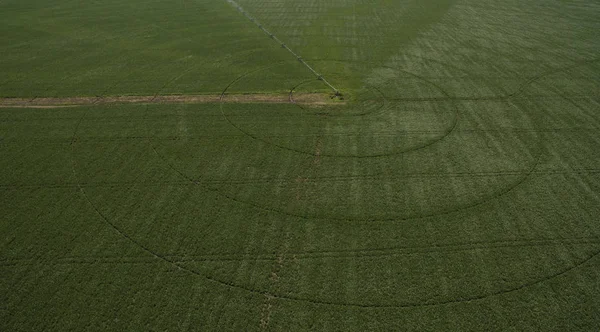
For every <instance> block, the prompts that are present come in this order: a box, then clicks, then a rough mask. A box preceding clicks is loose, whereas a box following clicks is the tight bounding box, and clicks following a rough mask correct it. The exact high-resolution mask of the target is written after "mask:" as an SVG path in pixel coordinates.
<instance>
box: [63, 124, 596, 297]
mask: <svg viewBox="0 0 600 332" xmlns="http://www.w3.org/2000/svg"><path fill="white" fill-rule="evenodd" d="M86 113H87V112H84V114H83V115H82V117H81V119H80V120H79V122H78V124H77V126H76V128H75V130H74V133H73V138H72V142H71V161H72V170H73V176H74V178H75V181H76V183H77V184H78V187H79V189H80V192H81V193H82V195H83V196H84V198H85V199H86V201H87V202H88V203H89V204H90V205H91V206H92V207H93V209H94V210H95V212H96V213H97V214H99V215H100V217H101V218H102V219H103V221H104V222H105V223H106V224H108V225H109V226H110V227H111V228H113V229H114V230H115V231H116V232H117V233H119V234H120V235H121V236H122V237H124V238H125V239H127V240H128V241H130V242H131V243H132V244H134V245H136V246H137V247H139V248H140V249H142V250H143V251H144V252H147V253H148V254H150V255H151V256H153V257H156V258H157V259H160V260H162V261H164V262H165V263H168V264H170V265H172V266H174V267H176V268H177V269H179V270H183V271H185V272H187V273H190V274H192V275H196V276H200V277H202V278H204V279H206V280H207V281H209V282H212V283H215V284H218V285H221V286H224V287H226V288H227V289H230V290H231V289H238V290H240V291H246V292H250V293H252V294H254V295H257V296H261V297H263V296H269V297H272V298H275V299H281V300H289V301H299V302H306V303H311V304H314V305H333V306H345V307H358V308H407V307H428V306H439V305H445V304H452V303H462V302H470V301H475V300H481V299H485V298H488V297H492V296H496V295H502V294H507V293H512V292H515V291H518V290H521V289H524V288H526V287H529V286H533V285H536V284H539V283H542V282H544V281H547V280H551V279H554V278H556V277H559V276H562V275H564V274H567V273H568V272H570V271H572V270H574V269H576V268H578V267H580V266H582V265H584V264H586V263H587V262H589V261H590V260H592V259H593V258H595V257H596V256H597V255H598V254H600V251H596V252H594V253H592V254H591V255H589V256H588V257H586V258H585V259H582V260H580V261H579V262H577V263H575V264H573V265H571V266H568V267H566V268H563V269H559V270H558V271H557V272H555V273H553V274H551V275H548V276H546V277H544V278H539V279H536V280H532V281H529V282H526V283H522V284H519V285H517V286H514V287H511V288H505V289H501V290H497V291H493V292H488V293H486V294H482V295H477V296H468V297H461V298H455V299H449V300H442V301H423V302H418V303H417V302H409V303H400V304H364V303H357V302H344V301H327V300H321V299H312V298H306V297H300V296H290V295H278V294H272V293H270V292H267V291H264V290H260V289H255V288H252V287H248V286H244V285H239V284H236V283H233V282H228V281H223V280H219V279H218V278H216V277H214V276H210V275H207V274H205V273H201V272H198V271H196V270H195V269H193V268H189V267H187V266H184V265H183V264H182V263H181V262H177V261H175V260H173V259H170V258H168V257H166V256H164V255H161V254H160V253H158V252H156V251H153V250H152V249H151V248H150V247H149V246H146V245H144V244H143V243H141V242H140V241H138V240H136V239H135V236H131V235H129V234H128V233H126V232H124V231H123V230H122V229H121V228H120V227H119V226H118V225H116V224H115V223H113V222H111V221H110V220H109V219H108V218H107V217H106V216H105V215H104V214H103V213H102V211H101V210H100V208H99V207H98V206H97V205H96V204H94V202H93V201H92V199H91V198H90V197H89V196H88V194H87V192H86V191H85V189H84V187H83V186H82V185H81V181H80V179H79V176H78V173H77V170H76V169H77V166H76V162H75V158H74V156H75V150H74V149H75V148H74V143H75V142H76V134H77V131H78V128H79V124H80V123H81V122H82V121H83V119H84V117H85V114H86ZM149 143H150V144H151V145H152V148H153V150H154V152H155V153H156V154H157V156H158V157H159V158H160V159H161V160H162V161H163V162H164V163H166V164H167V165H168V166H169V168H170V169H172V170H174V171H175V172H177V173H178V174H180V175H181V176H183V177H184V178H186V179H187V180H189V181H191V182H192V183H194V184H196V185H202V183H201V182H199V181H198V180H193V179H191V178H189V177H188V176H186V175H185V174H184V173H183V172H181V171H179V170H177V169H176V168H175V167H174V166H173V165H172V164H171V163H169V161H168V160H167V159H166V158H164V156H161V155H160V153H158V151H157V150H156V149H155V147H154V144H153V143H152V141H151V138H150V137H149ZM540 156H541V155H540ZM540 156H538V158H537V159H536V163H535V164H534V165H533V167H532V168H531V170H530V171H529V172H527V173H526V175H525V177H524V178H523V180H522V181H520V182H518V183H517V184H516V185H515V186H514V187H517V186H518V185H520V184H521V183H522V182H523V181H525V179H526V178H527V177H528V176H529V175H530V174H531V173H532V172H533V170H534V169H535V166H536V165H537V163H539V158H540ZM202 186H203V185H202ZM203 187H205V186H203ZM514 187H513V188H511V189H509V190H507V191H505V192H504V193H506V192H508V191H510V190H512V189H514ZM205 189H209V188H206V187H205ZM209 190H210V191H213V192H217V193H219V194H221V193H220V192H218V190H217V191H215V190H211V189H209ZM501 195H503V193H500V194H499V196H501ZM480 204H481V203H480Z"/></svg>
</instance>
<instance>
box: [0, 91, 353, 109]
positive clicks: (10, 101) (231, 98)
mask: <svg viewBox="0 0 600 332" xmlns="http://www.w3.org/2000/svg"><path fill="white" fill-rule="evenodd" d="M206 103H272V104H288V103H296V104H302V105H308V106H324V105H336V104H337V105H339V104H343V103H342V102H340V101H334V100H332V98H331V97H330V96H329V95H328V94H325V93H301V94H294V98H293V99H292V98H291V97H290V95H289V94H225V95H168V96H118V97H65V98H33V99H32V98H0V108H59V107H76V106H90V105H104V104H206Z"/></svg>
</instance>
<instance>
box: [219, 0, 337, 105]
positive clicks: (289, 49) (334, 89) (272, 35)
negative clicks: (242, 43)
mask: <svg viewBox="0 0 600 332" xmlns="http://www.w3.org/2000/svg"><path fill="white" fill-rule="evenodd" d="M226 1H227V2H229V3H230V4H231V5H232V6H233V7H235V8H236V9H237V10H238V11H239V12H240V13H242V15H244V16H246V18H247V19H249V20H250V22H252V23H254V25H256V26H257V27H258V28H259V29H261V30H262V31H263V32H264V33H265V34H267V35H268V36H269V37H271V39H273V40H274V41H275V42H276V43H278V44H279V45H281V47H283V48H285V49H286V50H287V51H288V52H290V53H292V55H293V56H294V57H295V58H296V59H297V60H298V61H300V63H301V64H303V65H304V66H305V67H306V68H308V70H310V71H311V72H312V73H313V74H314V75H315V76H316V77H317V79H318V80H320V81H322V82H323V83H325V84H326V85H327V86H328V87H330V88H331V89H332V90H333V92H334V93H335V95H336V96H337V95H340V91H339V90H338V89H337V88H336V87H334V86H333V85H332V84H331V83H329V82H328V81H327V80H326V79H325V77H323V75H321V74H319V73H317V71H316V70H315V69H314V68H313V67H311V66H310V65H309V64H308V63H306V61H304V59H303V58H302V57H301V56H300V55H298V54H297V53H296V52H294V51H292V49H291V48H289V47H288V46H287V45H286V44H285V43H284V42H282V41H281V40H280V39H279V38H277V36H275V35H274V34H273V33H271V32H270V31H269V30H267V29H266V28H265V27H264V26H263V25H262V24H260V23H259V22H258V21H257V20H256V19H255V18H254V17H252V16H251V15H250V14H248V12H247V11H245V10H244V8H242V6H240V5H239V4H238V3H237V2H235V1H234V0H226Z"/></svg>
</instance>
